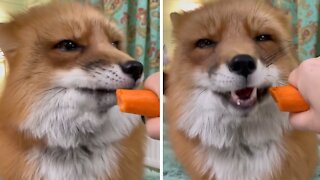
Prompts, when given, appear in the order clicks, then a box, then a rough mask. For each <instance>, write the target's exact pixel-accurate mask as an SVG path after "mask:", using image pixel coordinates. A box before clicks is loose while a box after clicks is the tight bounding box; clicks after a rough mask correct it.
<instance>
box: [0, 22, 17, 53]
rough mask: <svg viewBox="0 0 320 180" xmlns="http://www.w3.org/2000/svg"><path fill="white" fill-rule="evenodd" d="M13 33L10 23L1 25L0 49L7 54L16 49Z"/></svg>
mask: <svg viewBox="0 0 320 180" xmlns="http://www.w3.org/2000/svg"><path fill="white" fill-rule="evenodd" d="M14 39H15V38H14V37H13V32H12V31H10V28H9V24H8V23H0V49H1V50H2V51H3V52H4V53H5V54H6V53H7V52H10V51H13V50H14V49H15V48H16V42H15V40H14Z"/></svg>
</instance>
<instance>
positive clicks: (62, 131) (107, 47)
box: [0, 3, 145, 180]
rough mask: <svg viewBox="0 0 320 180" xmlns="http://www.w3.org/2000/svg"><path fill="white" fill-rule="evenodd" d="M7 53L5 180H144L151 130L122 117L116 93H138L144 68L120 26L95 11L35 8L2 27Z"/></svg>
mask: <svg viewBox="0 0 320 180" xmlns="http://www.w3.org/2000/svg"><path fill="white" fill-rule="evenodd" d="M0 48H1V49H2V50H3V52H4V54H5V57H6V59H7V62H8V67H9V73H8V77H7V80H6V86H5V89H4V92H3V95H2V98H1V102H0V146H1V149H0V177H1V178H4V179H7V180H20V179H21V180H25V179H30V180H35V179H37V180H38V179H39V180H40V179H43V180H58V179H59V180H81V179H83V180H94V179H99V180H102V179H117V180H118V179H134V180H140V179H141V178H142V175H143V156H144V153H143V151H144V150H143V149H144V139H145V129H144V127H143V124H142V121H141V117H140V116H138V115H131V114H127V113H122V112H120V111H119V108H118V106H117V105H116V96H115V91H116V89H119V88H126V89H133V88H136V87H137V86H138V85H139V84H140V82H141V80H142V78H143V76H142V74H143V66H142V64H141V63H139V62H138V61H135V60H133V58H132V57H130V56H129V55H128V54H126V53H125V51H124V48H125V44H124V37H123V35H122V33H121V32H120V31H119V30H118V29H117V27H116V26H115V24H113V23H112V22H110V20H108V19H107V18H105V16H104V15H103V14H102V13H100V12H99V11H97V10H96V9H95V8H93V7H91V6H89V5H84V4H79V3H52V4H47V5H42V6H37V7H32V8H31V9H29V10H28V11H26V12H25V13H22V14H19V15H16V16H14V17H13V19H12V20H11V21H10V22H8V23H5V24H1V26H0Z"/></svg>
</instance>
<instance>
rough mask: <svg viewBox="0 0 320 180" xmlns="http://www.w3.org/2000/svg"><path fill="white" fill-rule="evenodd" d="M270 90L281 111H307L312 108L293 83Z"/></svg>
mask: <svg viewBox="0 0 320 180" xmlns="http://www.w3.org/2000/svg"><path fill="white" fill-rule="evenodd" d="M269 92H270V94H271V95H272V97H273V99H274V100H275V102H276V103H277V105H278V108H279V109H280V111H284V112H293V113H297V112H303V111H307V110H308V109H309V108H310V106H309V104H308V103H307V102H306V101H305V100H304V99H303V97H302V96H301V94H300V93H299V91H298V89H297V88H295V87H294V86H292V85H287V86H279V87H271V88H270V89H269Z"/></svg>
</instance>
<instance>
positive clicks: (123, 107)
mask: <svg viewBox="0 0 320 180" xmlns="http://www.w3.org/2000/svg"><path fill="white" fill-rule="evenodd" d="M116 95H117V101H118V105H119V107H120V111H121V112H127V113H132V114H140V115H144V116H146V117H159V116H160V101H159V98H158V96H157V95H156V94H154V93H153V92H152V91H150V90H128V89H118V90H117V91H116Z"/></svg>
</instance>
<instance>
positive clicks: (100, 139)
mask: <svg viewBox="0 0 320 180" xmlns="http://www.w3.org/2000/svg"><path fill="white" fill-rule="evenodd" d="M59 92H60V91H59ZM53 93H57V92H53ZM60 93H61V94H60V95H55V96H50V95H46V96H44V97H43V98H42V99H41V100H39V101H36V102H38V103H37V104H34V106H32V111H31V112H32V113H30V116H29V117H28V118H27V119H26V121H25V123H24V124H22V125H21V127H20V128H21V130H23V131H26V132H28V133H31V134H32V135H33V136H34V137H36V138H44V139H46V140H47V143H48V145H47V147H46V148H42V149H33V150H32V151H31V152H30V153H29V154H28V159H29V163H32V164H36V165H38V168H37V173H36V175H37V177H39V178H44V179H48V180H57V179H61V180H82V179H83V180H91V179H96V178H99V177H104V176H106V175H107V176H108V175H110V174H111V173H116V170H117V167H118V166H117V164H118V162H117V161H118V158H119V154H120V151H121V147H120V145H119V143H118V142H119V140H121V139H123V138H124V137H126V136H128V135H129V134H130V133H131V132H132V130H133V129H134V128H135V127H136V126H137V125H138V124H139V123H140V122H141V121H140V120H139V119H140V118H139V116H136V115H130V114H126V113H121V112H120V111H119V108H118V106H110V107H107V105H108V103H105V102H111V101H112V98H114V97H113V96H111V95H110V96H109V95H108V96H107V97H100V96H99V98H100V99H99V100H98V101H97V99H95V98H87V96H86V95H83V93H81V92H78V91H76V90H66V91H63V90H62V91H61V92H60ZM101 104H103V105H104V106H103V107H104V109H105V111H101Z"/></svg>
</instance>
